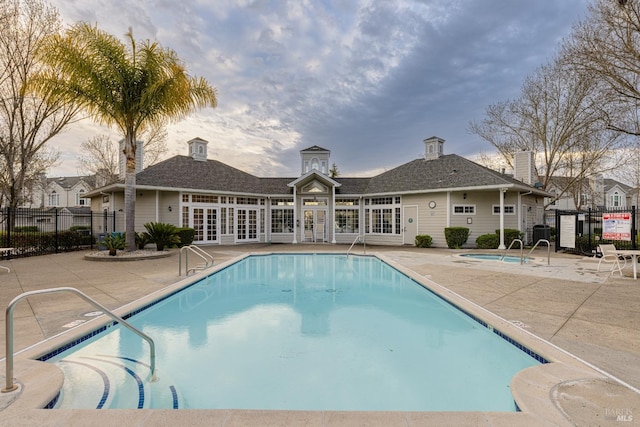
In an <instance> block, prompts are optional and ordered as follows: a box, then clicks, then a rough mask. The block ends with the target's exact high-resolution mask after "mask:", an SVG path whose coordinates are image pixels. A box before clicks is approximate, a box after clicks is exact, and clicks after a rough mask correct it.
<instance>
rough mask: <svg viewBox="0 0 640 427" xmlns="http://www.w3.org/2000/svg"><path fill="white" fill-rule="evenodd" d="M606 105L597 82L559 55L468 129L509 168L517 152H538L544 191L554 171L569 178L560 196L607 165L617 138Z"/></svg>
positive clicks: (537, 166) (617, 140) (537, 156)
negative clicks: (609, 126) (608, 121)
mask: <svg viewBox="0 0 640 427" xmlns="http://www.w3.org/2000/svg"><path fill="white" fill-rule="evenodd" d="M608 108H610V105H609V103H608V102H607V100H606V99H604V98H602V91H601V88H600V87H599V82H598V81H597V80H596V79H593V78H589V76H588V75H584V74H580V73H577V72H575V70H574V69H572V68H571V67H570V66H569V65H568V64H567V63H566V62H565V61H564V58H560V57H558V58H556V59H555V60H553V61H552V62H550V63H549V64H547V65H543V66H541V67H540V68H539V69H538V70H537V71H536V72H535V73H534V74H533V75H532V76H529V77H528V78H527V79H526V80H525V82H524V84H523V87H522V91H521V93H520V96H519V97H518V98H516V99H514V100H509V101H502V102H498V103H496V104H492V105H490V106H489V107H487V109H486V117H485V118H484V119H483V120H481V121H480V122H471V123H470V125H469V130H470V131H471V132H472V133H474V134H476V135H478V136H480V137H481V138H483V139H484V140H485V141H487V142H489V143H490V144H491V145H493V147H494V148H496V149H497V150H498V152H499V154H500V155H501V156H502V157H503V158H504V161H505V163H506V164H507V165H509V166H511V167H513V156H514V154H515V153H516V152H517V151H533V152H534V153H536V169H537V174H538V177H539V179H540V181H541V183H542V186H543V188H545V189H546V188H547V187H548V186H549V185H550V180H551V178H552V177H553V176H555V175H563V176H568V177H571V178H573V179H570V180H565V181H563V182H564V183H565V184H564V185H563V186H562V188H559V189H558V190H559V191H557V193H556V197H555V199H558V198H560V197H562V196H564V195H565V194H566V193H567V192H570V191H571V189H572V188H579V187H580V185H577V183H578V182H580V181H581V180H583V179H585V178H588V177H589V176H590V175H592V174H595V173H601V172H602V171H603V170H604V169H606V168H607V167H611V166H610V165H609V164H608V160H609V154H610V150H611V149H613V148H615V147H616V146H617V145H618V144H619V143H620V138H619V135H618V134H617V133H615V132H612V131H610V130H608V129H607V127H606V126H605V123H604V120H603V117H605V114H604V113H603V112H607V111H608V110H607V109H608ZM607 114H611V112H610V111H609V112H607ZM555 199H554V200H555ZM554 200H551V201H550V202H553V201H554Z"/></svg>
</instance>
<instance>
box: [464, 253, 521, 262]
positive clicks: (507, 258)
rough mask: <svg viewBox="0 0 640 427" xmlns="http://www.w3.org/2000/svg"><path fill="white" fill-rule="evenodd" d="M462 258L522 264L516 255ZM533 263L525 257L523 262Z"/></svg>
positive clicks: (471, 255) (465, 255) (468, 255)
mask: <svg viewBox="0 0 640 427" xmlns="http://www.w3.org/2000/svg"><path fill="white" fill-rule="evenodd" d="M460 256H461V257H465V258H473V259H480V260H488V261H503V262H520V257H519V256H514V255H499V254H460ZM530 261H531V258H530V257H523V258H522V262H523V263H525V264H526V263H528V262H530Z"/></svg>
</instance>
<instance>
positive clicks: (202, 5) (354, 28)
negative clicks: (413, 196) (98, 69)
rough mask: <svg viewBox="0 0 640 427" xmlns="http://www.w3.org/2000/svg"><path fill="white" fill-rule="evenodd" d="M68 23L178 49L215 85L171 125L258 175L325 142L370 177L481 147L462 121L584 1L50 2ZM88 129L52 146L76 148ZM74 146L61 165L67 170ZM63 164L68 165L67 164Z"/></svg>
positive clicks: (532, 63)
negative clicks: (439, 151) (214, 94)
mask: <svg viewBox="0 0 640 427" xmlns="http://www.w3.org/2000/svg"><path fill="white" fill-rule="evenodd" d="M53 4H54V5H55V6H57V7H58V8H59V9H60V12H61V15H62V16H63V19H64V20H65V22H66V23H67V24H70V23H73V22H75V21H77V20H86V21H89V22H97V23H98V25H99V26H100V27H101V28H103V29H105V30H107V31H109V32H111V33H112V34H114V35H118V36H121V35H122V34H124V33H125V32H126V31H127V30H128V28H129V27H132V28H133V30H134V35H135V36H136V37H137V38H154V39H157V40H158V41H159V42H160V43H161V44H162V45H163V46H165V47H170V48H172V49H174V50H175V51H176V52H177V53H178V55H179V56H180V58H181V59H182V60H183V61H184V62H185V64H186V65H187V68H188V70H189V73H191V74H193V75H197V76H203V77H205V78H206V79H207V80H208V81H209V82H210V83H211V84H212V85H214V86H215V87H216V88H217V90H218V97H219V106H218V108H216V109H205V110H202V111H200V112H197V113H195V114H193V115H192V116H190V117H189V118H188V119H186V120H184V121H182V122H180V123H177V124H174V125H171V127H170V128H169V138H170V140H169V141H168V142H169V147H170V151H171V154H174V153H180V154H186V152H187V150H186V141H187V140H189V139H191V138H193V137H195V136H199V137H202V138H204V139H207V140H208V141H210V145H209V147H210V153H213V154H214V155H215V156H216V158H218V159H219V160H222V161H224V162H227V163H229V164H231V165H233V166H235V167H238V168H241V169H243V170H246V171H248V172H251V173H255V174H258V175H261V176H283V175H286V176H295V175H296V174H298V173H299V169H300V168H299V155H298V152H299V150H301V149H304V148H307V147H309V146H312V145H320V146H322V147H324V148H327V149H330V150H331V152H332V160H333V161H335V162H336V163H337V164H338V166H339V168H340V171H341V173H342V174H343V175H344V176H348V175H351V176H353V175H370V174H372V173H376V172H379V171H382V170H385V169H389V168H391V167H394V166H397V165H398V164H400V163H403V162H406V161H409V160H412V159H414V158H417V157H418V156H420V155H421V153H422V150H423V146H422V142H421V141H422V140H423V139H424V138H427V137H430V136H433V135H437V136H440V137H442V138H444V139H445V140H447V143H446V145H445V151H446V152H448V153H451V152H455V153H458V154H461V155H467V156H471V155H473V154H475V153H477V152H478V151H482V150H484V151H486V150H489V149H490V147H488V146H487V145H486V144H484V143H483V142H482V141H480V140H478V138H477V137H475V136H473V135H469V134H468V133H467V132H466V128H467V125H468V123H469V121H471V120H475V119H479V118H481V117H482V114H483V111H484V108H485V107H486V106H488V105H489V104H491V103H495V102H497V101H500V100H503V99H507V98H510V97H514V96H516V95H517V94H518V91H519V89H520V86H521V84H522V82H523V80H524V78H525V77H526V76H527V74H529V73H531V72H532V71H533V70H534V69H535V68H536V67H538V66H539V65H541V64H542V63H543V62H545V61H546V60H547V59H549V58H550V57H552V55H553V53H554V52H555V49H556V48H557V46H558V43H559V42H560V40H561V39H562V37H564V36H566V35H567V34H568V33H569V31H570V28H571V25H572V23H574V22H576V21H577V19H579V18H580V17H581V14H583V13H584V12H585V10H586V5H585V4H584V1H583V0H563V1H562V2H557V1H556V0H537V1H535V2H513V1H511V0H486V1H482V2H478V1H474V0H447V1H445V0H422V1H418V0H398V1H393V2H380V1H374V0H360V1H355V0H325V1H299V0H295V1H294V0H291V1H277V0H273V1H272V0H255V1H249V0H237V1H233V0H219V1H216V2H210V1H206V0H198V1H186V2H173V1H167V0H151V1H140V0H125V1H115V0H100V1H97V0H82V1H79V0H76V1H70V0H54V1H53ZM91 128H92V126H91V125H90V124H83V125H82V126H81V127H77V128H73V129H70V130H69V131H68V132H66V133H65V135H64V136H63V137H62V138H59V141H58V145H59V147H60V148H61V149H63V150H65V151H69V152H73V150H74V149H75V147H77V145H76V144H79V142H82V141H83V140H86V139H88V138H90V137H91V136H93V135H92V130H91ZM67 158H68V156H65V162H64V165H63V166H61V167H60V168H58V169H57V171H59V173H60V174H63V173H64V171H69V170H73V171H75V164H74V165H72V166H69V164H68V162H67ZM65 168H66V169H65Z"/></svg>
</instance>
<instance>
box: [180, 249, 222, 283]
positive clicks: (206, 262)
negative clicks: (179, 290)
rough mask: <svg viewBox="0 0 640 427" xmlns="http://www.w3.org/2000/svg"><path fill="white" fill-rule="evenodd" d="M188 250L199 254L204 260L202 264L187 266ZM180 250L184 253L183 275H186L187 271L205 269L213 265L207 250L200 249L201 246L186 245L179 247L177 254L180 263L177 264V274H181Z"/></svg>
mask: <svg viewBox="0 0 640 427" xmlns="http://www.w3.org/2000/svg"><path fill="white" fill-rule="evenodd" d="M189 251H191V252H193V253H194V254H195V255H197V256H199V257H200V258H202V260H204V266H202V265H201V266H196V267H193V268H189ZM182 252H184V253H185V255H184V267H185V275H186V276H188V275H189V272H192V271H197V270H205V269H207V268H209V267H211V266H213V257H212V256H211V255H209V254H208V253H207V252H205V251H204V250H202V249H201V248H199V247H197V246H195V245H187V246H183V247H181V248H180V253H179V256H178V262H179V263H180V265H179V266H178V276H182Z"/></svg>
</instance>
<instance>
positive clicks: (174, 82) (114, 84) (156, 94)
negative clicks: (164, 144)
mask: <svg viewBox="0 0 640 427" xmlns="http://www.w3.org/2000/svg"><path fill="white" fill-rule="evenodd" d="M126 38H127V42H128V44H127V45H125V44H124V43H122V42H121V41H120V40H119V39H118V38H116V37H114V36H112V35H110V34H108V33H107V32H105V31H102V30H100V29H98V27H97V26H92V25H89V24H87V23H78V24H76V25H74V26H72V27H71V28H69V29H68V30H67V31H66V32H65V33H64V34H62V35H56V36H53V37H52V38H51V39H50V40H49V43H47V46H46V47H45V49H43V50H42V51H41V56H42V60H43V62H44V63H45V64H47V65H48V67H49V68H48V71H47V72H46V73H44V74H43V75H42V77H41V79H40V84H39V89H40V90H41V91H43V92H44V93H50V92H53V93H56V94H58V95H60V96H64V99H65V102H69V103H70V104H73V105H77V106H79V107H81V108H83V109H84V110H86V111H87V113H88V114H89V115H90V116H91V117H92V118H93V119H94V120H96V121H97V122H99V123H101V124H106V125H108V126H116V127H117V128H118V129H119V131H120V132H122V134H123V136H124V140H125V148H124V150H123V152H124V154H125V156H126V170H125V191H124V203H125V235H126V239H127V250H130V251H131V250H135V247H136V246H135V235H136V234H135V201H136V199H135V197H136V192H135V186H136V177H135V168H136V144H135V141H136V140H137V139H136V137H137V136H138V135H140V134H141V133H142V132H144V131H145V130H147V129H149V128H150V127H152V126H153V125H157V124H159V123H162V122H163V121H166V120H179V119H182V118H183V117H185V116H186V115H187V114H189V113H191V112H192V111H194V110H195V109H197V108H202V107H207V106H209V107H215V106H216V104H217V98H216V90H215V88H213V87H212V86H211V85H209V83H208V82H207V81H206V80H205V79H203V78H197V77H190V76H189V75H188V74H187V72H186V70H185V67H184V65H183V64H182V63H181V62H180V60H179V58H178V56H177V54H176V53H175V52H174V51H173V50H171V49H168V48H162V47H161V46H160V45H159V44H158V43H157V42H151V41H150V40H145V41H142V42H141V43H140V46H138V45H137V44H136V41H135V39H134V38H133V33H132V31H131V29H130V30H129V32H128V33H127V34H126Z"/></svg>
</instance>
